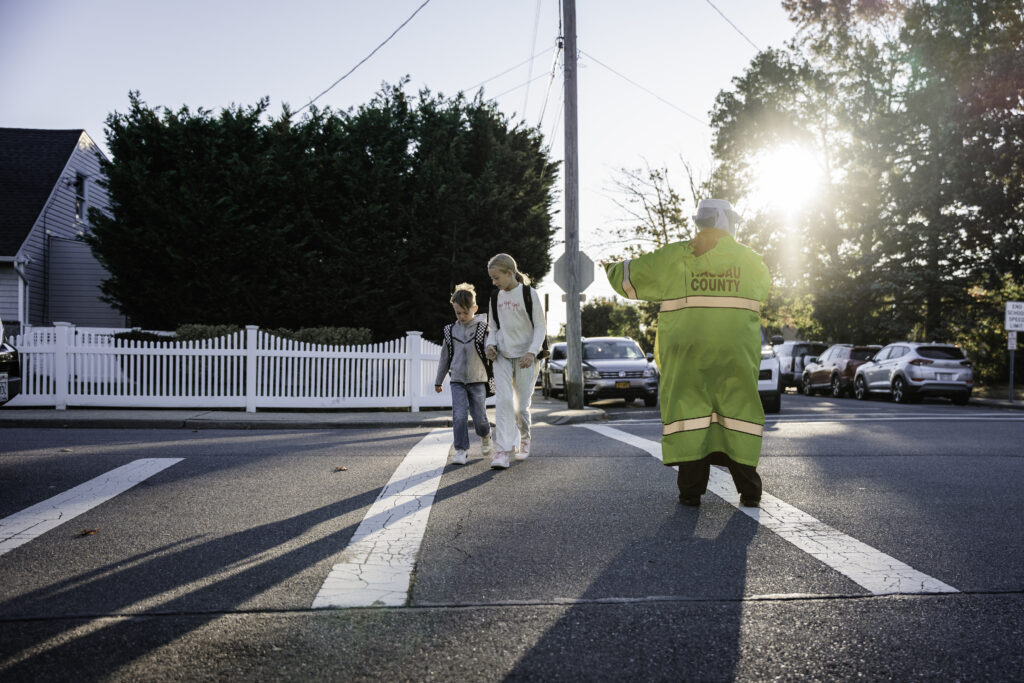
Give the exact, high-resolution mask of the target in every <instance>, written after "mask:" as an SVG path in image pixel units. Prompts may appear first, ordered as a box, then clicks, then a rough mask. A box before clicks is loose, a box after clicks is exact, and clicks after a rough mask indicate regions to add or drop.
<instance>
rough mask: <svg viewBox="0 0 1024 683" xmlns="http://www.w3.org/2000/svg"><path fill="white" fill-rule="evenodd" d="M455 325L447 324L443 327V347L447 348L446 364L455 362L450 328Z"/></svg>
mask: <svg viewBox="0 0 1024 683" xmlns="http://www.w3.org/2000/svg"><path fill="white" fill-rule="evenodd" d="M454 324H455V323H448V324H447V325H445V326H444V345H445V346H446V347H448V362H449V363H451V362H452V361H453V360H455V344H453V343H452V326H453V325H454Z"/></svg>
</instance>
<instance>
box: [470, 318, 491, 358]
mask: <svg viewBox="0 0 1024 683" xmlns="http://www.w3.org/2000/svg"><path fill="white" fill-rule="evenodd" d="M473 346H475V347H476V355H478V356H480V360H482V361H483V362H484V365H487V364H488V363H490V362H491V361H489V360H488V359H487V348H486V347H487V323H483V322H480V323H477V324H476V334H474V335H473Z"/></svg>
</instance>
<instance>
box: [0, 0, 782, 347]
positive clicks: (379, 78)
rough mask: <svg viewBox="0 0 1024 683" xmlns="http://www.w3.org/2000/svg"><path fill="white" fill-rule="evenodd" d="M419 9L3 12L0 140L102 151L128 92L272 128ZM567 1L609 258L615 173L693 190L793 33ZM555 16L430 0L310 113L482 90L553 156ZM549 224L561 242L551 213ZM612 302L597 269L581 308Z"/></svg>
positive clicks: (582, 128)
mask: <svg viewBox="0 0 1024 683" xmlns="http://www.w3.org/2000/svg"><path fill="white" fill-rule="evenodd" d="M423 4H424V0H386V1H380V0H377V1H371V0H362V1H361V2H356V1H355V0H287V1H285V0H274V1H272V0H202V1H199V0H175V2H160V1H158V0H0V126H3V127H17V128H84V129H85V130H86V131H87V132H88V133H89V135H90V136H91V137H92V138H93V139H94V140H95V141H96V142H97V143H98V144H99V145H100V146H101V147H103V148H104V149H105V146H106V145H105V137H104V126H105V123H104V122H105V119H106V117H107V115H108V114H109V113H110V112H112V111H122V112H123V111H126V110H127V108H128V91H129V90H139V91H140V92H141V96H142V99H143V100H144V101H145V102H147V103H148V104H149V105H151V106H165V107H168V108H171V109H177V108H179V107H181V106H182V105H188V106H189V107H190V108H192V109H193V110H195V109H196V108H199V107H202V108H205V109H211V110H213V111H215V112H216V111H219V110H220V109H221V108H222V107H225V106H227V105H229V104H232V103H235V104H243V105H251V104H253V103H255V102H256V101H257V100H258V99H259V98H260V97H264V96H267V97H269V98H270V103H271V104H270V112H271V113H272V114H274V115H275V116H276V115H278V114H280V111H281V105H282V104H284V103H287V104H289V105H290V106H291V107H292V108H293V109H297V108H299V107H301V106H303V105H304V104H306V103H308V102H309V100H310V99H312V98H314V97H316V96H317V95H318V94H320V93H321V92H322V91H323V90H325V89H327V88H328V87H329V86H331V84H332V83H334V82H335V81H337V80H338V79H339V78H341V77H342V75H344V74H345V73H346V72H348V71H349V70H350V69H352V68H353V67H354V66H356V64H358V63H359V62H360V60H362V59H363V58H365V57H366V56H367V55H369V54H370V53H371V52H372V51H373V50H374V48H376V47H377V46H378V45H379V44H380V43H381V42H383V41H384V40H385V39H386V38H387V37H388V36H389V35H390V34H391V33H392V32H393V31H394V30H395V29H396V28H398V27H399V26H400V25H401V24H402V22H404V21H406V20H407V19H409V17H410V15H412V14H413V13H414V12H416V11H417V8H420V7H421V5H423ZM576 4H577V7H576V14H577V41H578V47H579V50H580V52H581V54H580V57H579V60H580V61H579V72H578V74H579V75H578V100H579V104H578V109H579V150H580V151H579V156H580V242H581V248H582V249H583V251H585V252H586V253H587V254H588V255H589V256H590V257H591V258H592V259H593V260H594V261H595V262H596V261H598V260H599V259H601V258H604V257H605V256H606V255H607V253H608V251H607V248H606V247H605V240H604V239H602V230H603V231H607V230H608V229H609V228H611V227H613V226H614V224H615V223H616V221H618V220H621V219H622V218H623V217H624V216H623V213H622V211H621V209H619V208H618V207H616V206H615V204H614V203H613V202H612V201H611V199H610V197H611V196H612V195H613V194H614V192H613V190H612V188H613V181H614V178H615V177H616V171H617V170H618V169H620V168H640V167H642V166H643V165H644V162H645V160H646V161H647V162H648V163H650V164H651V165H652V166H654V167H657V166H668V167H669V168H670V170H671V173H672V175H673V176H674V180H675V182H676V183H677V185H678V186H679V187H680V189H682V188H684V187H685V182H686V176H685V173H684V172H683V170H682V165H681V163H680V157H682V158H685V159H686V160H687V161H688V162H689V163H690V164H691V165H692V166H693V167H694V168H695V170H696V171H697V173H698V175H699V176H700V177H701V178H703V177H704V176H706V174H707V172H708V169H709V166H710V152H709V146H710V135H709V129H708V128H707V126H706V125H705V124H702V123H700V122H701V121H706V120H707V114H708V112H709V111H710V109H711V107H712V105H713V103H714V98H715V96H716V95H717V94H718V92H719V91H720V90H722V89H723V88H728V87H730V80H731V79H732V78H733V77H735V76H738V75H740V74H742V72H743V71H744V69H745V68H746V67H747V65H748V64H749V63H750V60H751V59H752V58H753V57H754V55H755V54H756V52H757V50H756V49H755V47H754V45H756V46H757V47H758V48H761V49H765V48H768V47H779V46H781V45H782V44H783V42H784V41H785V40H787V39H788V38H790V37H791V36H792V34H793V27H792V25H791V24H789V23H788V21H787V19H786V16H785V13H784V12H783V10H782V9H781V7H780V6H779V2H778V0H711V1H710V2H709V0H675V1H672V0H644V1H642V2H635V3H625V2H622V0H578V2H577V3H576ZM716 8H717V10H716ZM559 12H560V8H559V2H558V0H430V1H429V2H428V3H427V4H426V5H425V6H423V7H422V9H420V10H419V12H418V13H417V14H416V15H415V17H413V18H412V19H411V21H409V23H408V24H407V25H406V26H405V27H404V28H402V29H401V30H400V31H399V32H398V33H397V34H396V35H395V36H394V38H392V39H391V41H390V42H388V43H387V44H386V45H384V46H383V47H381V48H380V50H379V51H377V53H376V54H374V55H373V56H372V57H370V58H369V59H368V60H367V61H366V62H365V63H364V64H362V65H361V66H360V67H359V68H358V69H356V70H355V71H354V72H353V73H352V74H351V75H350V76H348V77H347V78H345V79H344V80H343V81H341V82H340V83H339V84H338V85H337V86H335V87H334V88H333V89H331V90H330V91H329V92H328V93H327V94H325V95H323V96H322V97H321V98H320V99H319V100H317V105H318V106H326V105H330V106H331V107H334V108H338V109H348V108H351V107H356V106H358V105H360V104H363V103H365V102H367V101H368V100H369V99H370V98H371V97H372V96H373V95H374V93H375V92H376V91H377V90H378V89H379V88H380V84H381V83H382V82H388V83H395V82H397V81H398V80H399V79H400V78H401V77H403V76H405V75H409V76H410V77H411V82H410V85H409V91H410V92H416V91H418V90H419V89H420V88H421V87H428V88H430V89H431V90H433V91H435V92H441V93H443V94H445V95H453V94H455V93H456V92H458V91H460V90H463V91H467V92H475V90H476V89H477V87H478V86H479V85H480V84H481V83H483V87H484V94H485V96H486V97H488V98H491V99H496V100H497V102H498V104H499V107H500V108H501V110H502V111H504V112H505V113H507V114H508V115H510V116H516V117H523V116H525V120H526V121H527V122H528V123H529V124H530V125H535V126H540V129H541V131H542V132H543V134H544V136H545V137H546V138H547V139H549V140H550V141H551V144H552V150H553V152H552V154H553V156H554V157H555V158H557V159H561V158H562V154H563V136H562V133H563V131H564V125H563V116H564V112H563V109H562V101H563V84H562V79H561V65H559V67H558V69H557V74H556V78H555V79H554V81H553V82H552V79H551V72H552V58H553V56H554V53H555V49H554V48H555V41H556V37H557V36H558V33H559ZM723 15H724V17H723ZM726 17H727V19H726ZM730 21H731V22H732V24H734V25H735V26H733V25H730V23H729V22H730ZM533 55H537V56H536V58H535V59H533V60H532V61H529V60H530V57H531V56H533ZM513 67H515V68H513ZM630 81H633V83H631V82H630ZM549 85H550V87H549ZM683 194H684V195H685V194H686V193H683ZM555 221H556V223H557V225H558V226H559V227H560V228H561V227H562V225H563V223H562V213H561V212H560V213H559V214H558V215H557V216H556V217H555ZM604 234H607V233H606V232H605V233H604ZM558 237H559V240H561V238H562V233H561V231H560V232H559V235H558ZM562 250H563V248H562V245H561V244H558V245H556V247H555V249H554V250H553V252H554V254H555V255H557V254H560V253H561V252H562ZM520 265H521V267H522V269H523V270H524V271H526V272H530V268H529V264H520ZM547 280H549V281H550V280H551V277H550V276H549V277H548V278H547ZM541 291H543V292H549V293H550V295H551V297H550V298H551V308H552V311H551V315H550V318H551V320H550V322H549V330H550V331H551V332H552V333H555V332H557V330H558V324H559V321H564V319H565V312H564V309H562V308H561V307H562V304H561V302H560V295H561V291H560V290H558V289H557V287H556V286H555V285H554V284H553V283H544V286H542V287H541ZM611 293H612V290H611V289H610V287H608V285H607V282H606V281H605V280H604V276H603V274H602V273H601V272H599V271H598V272H596V273H595V283H594V285H592V286H591V287H590V288H588V289H587V291H586V294H587V296H588V297H595V296H609V295H611Z"/></svg>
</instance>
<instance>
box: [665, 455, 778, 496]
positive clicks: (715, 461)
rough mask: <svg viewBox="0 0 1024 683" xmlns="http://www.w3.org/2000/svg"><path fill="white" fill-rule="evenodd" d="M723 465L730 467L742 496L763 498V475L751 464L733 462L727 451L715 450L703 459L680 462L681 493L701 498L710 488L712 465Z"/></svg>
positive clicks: (678, 480)
mask: <svg viewBox="0 0 1024 683" xmlns="http://www.w3.org/2000/svg"><path fill="white" fill-rule="evenodd" d="M712 465H722V466H724V467H728V468H729V474H731V475H732V481H733V483H734V484H736V490H737V491H739V493H740V497H741V498H745V499H748V500H761V475H759V474H758V473H757V469H756V468H755V467H753V466H751V465H741V464H740V463H738V462H733V461H732V460H730V459H729V456H727V455H726V454H725V453H722V452H715V453H712V454H710V455H708V456H707V457H705V458H703V459H702V460H693V461H690V462H681V463H679V464H678V467H679V476H678V477H677V478H676V481H677V483H678V484H679V495H680V496H681V497H683V498H700V497H701V496H702V495H704V494H705V493H706V492H707V490H708V477H709V476H711V466H712Z"/></svg>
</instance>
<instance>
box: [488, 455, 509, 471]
mask: <svg viewBox="0 0 1024 683" xmlns="http://www.w3.org/2000/svg"><path fill="white" fill-rule="evenodd" d="M491 469H492V470H507V469H508V453H507V452H506V451H498V452H497V453H495V454H494V459H493V460H491Z"/></svg>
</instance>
